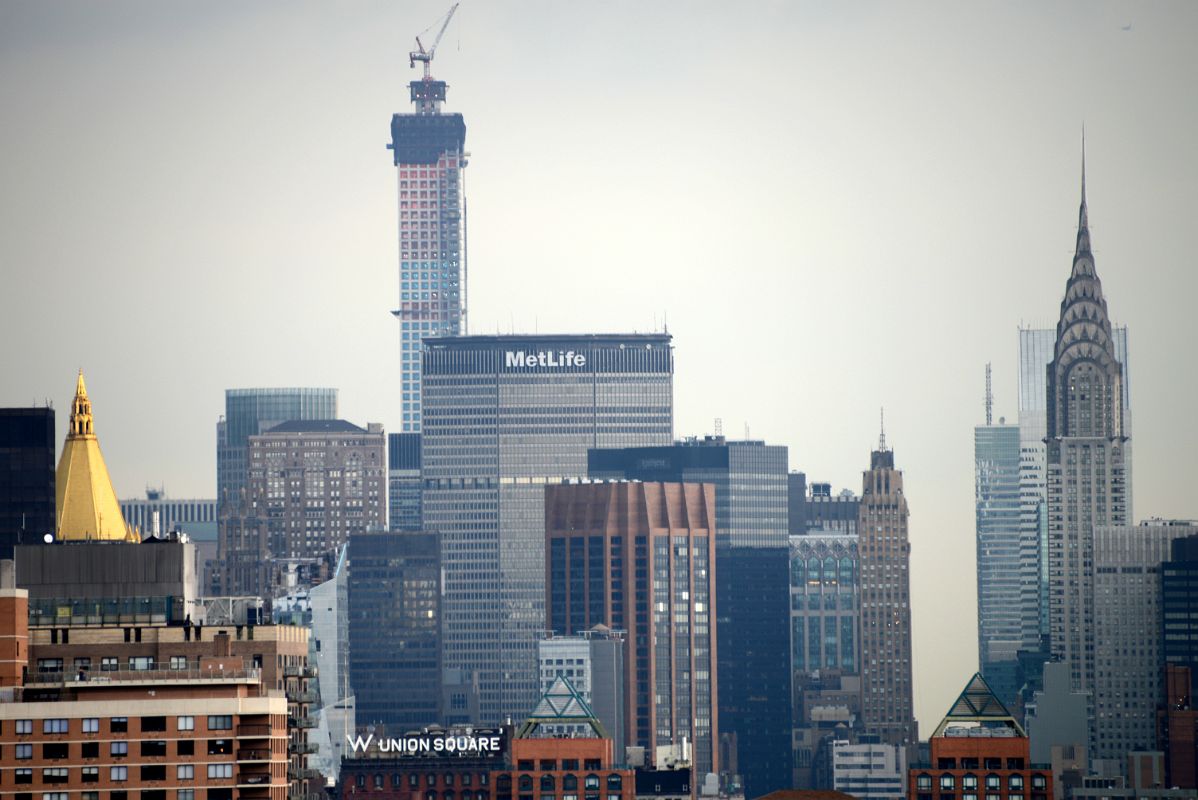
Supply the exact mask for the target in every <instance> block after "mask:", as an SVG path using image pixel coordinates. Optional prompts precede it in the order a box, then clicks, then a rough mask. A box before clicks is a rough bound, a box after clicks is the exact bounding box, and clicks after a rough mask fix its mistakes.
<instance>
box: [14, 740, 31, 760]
mask: <svg viewBox="0 0 1198 800" xmlns="http://www.w3.org/2000/svg"><path fill="white" fill-rule="evenodd" d="M29 758H33V745H31V744H19V745H17V760H18V761H24V760H25V759H29Z"/></svg>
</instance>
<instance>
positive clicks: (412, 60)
mask: <svg viewBox="0 0 1198 800" xmlns="http://www.w3.org/2000/svg"><path fill="white" fill-rule="evenodd" d="M458 5H459V4H458V3H454V4H453V5H452V6H450V8H449V12H448V13H447V14H446V15H445V21H444V22H442V23H441V30H439V31H437V38H435V39H433V46H432V47H430V48H429V49H428V50H425V49H424V43H423V42H421V41H420V37H419V36H417V37H416V49H415V50H413V51H412V52H411V53H408V65H409V66H412V67H415V66H416V62H417V61H420V62H423V63H424V79H425V80H426V81H427V80H432V61H433V54H434V53H436V52H437V45H439V44H441V37H442V36H444V35H445V29H446V28H448V27H449V21H450V20H451V19H453V15H454V12H455V11H457V10H458ZM436 24H437V23H435V22H434V23H433V25H436ZM432 29H433V26H432V25H430V26H429V27H428V28H427V29H425V30H423V31H421V33H422V34H425V33H428V32H429V31H430V30H432Z"/></svg>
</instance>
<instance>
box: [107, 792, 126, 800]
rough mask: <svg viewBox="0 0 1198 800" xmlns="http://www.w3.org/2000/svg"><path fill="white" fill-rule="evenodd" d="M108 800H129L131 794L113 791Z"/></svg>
mask: <svg viewBox="0 0 1198 800" xmlns="http://www.w3.org/2000/svg"><path fill="white" fill-rule="evenodd" d="M108 800H129V793H128V792H124V791H111V792H109V793H108Z"/></svg>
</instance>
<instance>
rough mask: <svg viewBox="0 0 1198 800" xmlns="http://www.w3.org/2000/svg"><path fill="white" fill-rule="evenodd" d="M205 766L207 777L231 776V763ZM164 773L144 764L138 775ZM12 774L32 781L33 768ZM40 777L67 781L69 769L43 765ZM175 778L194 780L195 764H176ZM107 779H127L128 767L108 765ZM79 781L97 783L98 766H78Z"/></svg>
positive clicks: (151, 777) (155, 777)
mask: <svg viewBox="0 0 1198 800" xmlns="http://www.w3.org/2000/svg"><path fill="white" fill-rule="evenodd" d="M207 766H208V777H209V778H232V777H233V765H232V764H231V763H227V762H226V763H223V764H208V765H207ZM166 773H167V768H166V765H165V764H145V765H142V767H141V772H140V776H141V779H142V780H143V781H164V780H166ZM0 774H2V773H0ZM13 776H14V780H13V782H14V783H17V784H21V783H33V770H32V769H31V768H27V767H18V768H17V769H15V770H13ZM41 778H42V783H67V782H68V780H69V779H70V770H69V769H68V768H66V767H43V768H42V774H41ZM175 778H176V779H177V780H181V781H190V780H194V779H195V765H194V764H176V765H175ZM108 780H110V781H113V782H114V783H120V782H121V781H127V780H129V767H127V766H124V765H120V766H113V767H109V768H108ZM80 782H82V783H99V782H100V768H99V767H80Z"/></svg>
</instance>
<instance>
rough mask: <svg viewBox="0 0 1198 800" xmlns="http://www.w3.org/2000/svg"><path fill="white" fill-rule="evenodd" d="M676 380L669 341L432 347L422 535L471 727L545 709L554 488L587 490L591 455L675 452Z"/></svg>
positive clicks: (498, 341) (519, 340)
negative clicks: (432, 558) (439, 573)
mask: <svg viewBox="0 0 1198 800" xmlns="http://www.w3.org/2000/svg"><path fill="white" fill-rule="evenodd" d="M673 373H674V358H673V350H672V347H671V345H670V336H669V335H668V334H628V335H577V336H565V335H563V336H463V337H444V338H437V339H427V340H426V341H425V349H424V361H423V374H424V381H423V390H422V395H423V401H422V404H423V406H424V409H423V410H424V431H423V447H422V469H423V476H424V498H423V502H424V524H425V526H426V527H427V528H428V529H429V530H434V531H437V532H439V533H440V534H441V547H442V550H441V553H442V570H443V574H444V576H445V586H444V605H443V613H444V617H443V628H442V634H443V647H444V660H443V663H444V668H445V669H446V670H447V671H454V672H456V673H458V674H459V675H460V676H461V677H462V679H463V680H465V681H470V682H473V679H474V677H477V682H478V685H479V691H480V701H481V712H480V716H481V719H479V720H474V722H476V723H478V722H486V723H498V722H502V721H503V720H504V719H505V717H507V716H511V717H512V718H514V719H515V718H519V717H520V716H521V715H523V714H525V713H526V712H527V711H528V708H529V707H530V706H531V705H532V704H534V703H536V700H537V697H538V686H539V684H538V681H537V658H536V653H537V641H538V638H539V635H540V633H541V632H542V631H543V630H544V627H545V569H544V566H545V561H544V559H545V515H544V491H545V485H546V484H556V483H561V482H562V481H563V480H567V479H571V478H579V479H581V478H585V477H586V474H587V450H588V449H590V448H594V447H632V446H637V445H654V444H669V443H670V442H671V441H672V439H673V407H674V404H673ZM571 633H573V631H571Z"/></svg>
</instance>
